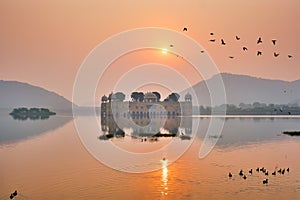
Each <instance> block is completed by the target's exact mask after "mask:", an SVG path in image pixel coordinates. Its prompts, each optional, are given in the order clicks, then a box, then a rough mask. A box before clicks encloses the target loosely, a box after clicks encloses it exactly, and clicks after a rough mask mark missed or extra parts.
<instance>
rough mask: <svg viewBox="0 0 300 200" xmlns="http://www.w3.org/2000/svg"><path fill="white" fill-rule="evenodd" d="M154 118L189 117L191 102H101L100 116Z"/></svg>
mask: <svg viewBox="0 0 300 200" xmlns="http://www.w3.org/2000/svg"><path fill="white" fill-rule="evenodd" d="M113 111H114V113H115V117H126V118H129V117H130V116H131V117H132V118H156V117H170V116H173V117H174V116H181V115H182V116H191V115H192V102H191V101H185V102H173V101H169V102H118V101H115V102H102V103H101V116H102V117H110V116H112V112H113Z"/></svg>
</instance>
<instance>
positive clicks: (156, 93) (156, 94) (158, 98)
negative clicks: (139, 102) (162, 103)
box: [152, 92, 161, 101]
mask: <svg viewBox="0 0 300 200" xmlns="http://www.w3.org/2000/svg"><path fill="white" fill-rule="evenodd" d="M152 93H153V94H155V96H156V97H157V101H159V100H160V98H161V96H160V94H159V92H152Z"/></svg>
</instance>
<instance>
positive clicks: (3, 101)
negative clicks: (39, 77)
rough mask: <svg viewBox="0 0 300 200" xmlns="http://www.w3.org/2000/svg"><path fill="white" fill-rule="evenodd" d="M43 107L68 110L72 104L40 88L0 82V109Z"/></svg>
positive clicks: (25, 84) (19, 83) (12, 82)
mask: <svg viewBox="0 0 300 200" xmlns="http://www.w3.org/2000/svg"><path fill="white" fill-rule="evenodd" d="M16 107H44V108H49V109H52V110H70V109H72V103H71V102H70V101H69V100H67V99H65V98H64V97H62V96H60V95H58V94H56V93H55V92H50V91H48V90H45V89H43V88H41V87H37V86H33V85H30V84H27V83H21V82H17V81H3V80H0V108H9V109H12V108H16Z"/></svg>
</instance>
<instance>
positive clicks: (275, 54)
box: [170, 27, 293, 59]
mask: <svg viewBox="0 0 300 200" xmlns="http://www.w3.org/2000/svg"><path fill="white" fill-rule="evenodd" d="M183 31H188V29H187V28H186V27H184V28H183ZM210 36H211V37H213V36H214V33H210ZM235 39H236V40H237V41H239V40H241V38H240V37H239V36H237V35H236V36H235ZM209 41H210V42H216V39H215V38H211V39H210V40H209ZM271 42H272V44H273V45H274V46H275V45H276V43H277V40H275V39H272V40H271ZM261 43H263V40H262V38H261V37H259V38H258V39H257V42H256V44H257V45H259V44H261ZM221 45H226V42H225V40H224V39H221ZM173 46H174V45H170V47H173ZM242 50H243V51H248V48H247V47H246V46H243V47H242ZM201 53H204V51H203V50H202V51H201ZM262 54H263V52H262V51H260V50H258V51H257V53H256V55H257V56H262ZM279 55H280V54H279V53H278V52H274V53H273V56H274V57H275V58H276V57H278V56H279ZM287 57H288V58H289V59H291V58H292V57H293V56H292V55H290V54H288V55H287ZM229 58H230V59H233V58H234V56H229Z"/></svg>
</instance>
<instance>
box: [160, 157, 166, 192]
mask: <svg viewBox="0 0 300 200" xmlns="http://www.w3.org/2000/svg"><path fill="white" fill-rule="evenodd" d="M161 165H162V166H161V170H162V171H161V182H162V184H161V186H162V191H161V194H162V195H164V196H166V195H168V160H167V159H165V158H163V159H162V160H161Z"/></svg>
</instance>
